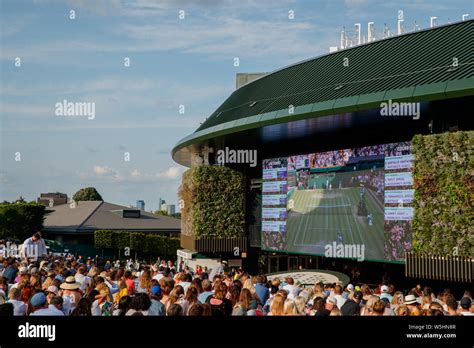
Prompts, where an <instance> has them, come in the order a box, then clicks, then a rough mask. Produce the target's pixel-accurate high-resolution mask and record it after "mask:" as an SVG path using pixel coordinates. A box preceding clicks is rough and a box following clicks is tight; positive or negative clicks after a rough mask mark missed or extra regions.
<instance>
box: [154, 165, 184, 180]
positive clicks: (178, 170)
mask: <svg viewBox="0 0 474 348" xmlns="http://www.w3.org/2000/svg"><path fill="white" fill-rule="evenodd" d="M182 173H183V167H178V166H173V167H169V168H168V169H166V170H165V171H163V172H160V173H158V174H156V177H158V178H164V179H177V178H179V177H180V176H181V174H182Z"/></svg>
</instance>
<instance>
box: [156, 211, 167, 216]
mask: <svg viewBox="0 0 474 348" xmlns="http://www.w3.org/2000/svg"><path fill="white" fill-rule="evenodd" d="M153 214H155V215H163V216H169V215H168V212H167V211H165V210H156V211H155V212H154V213H153Z"/></svg>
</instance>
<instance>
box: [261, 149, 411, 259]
mask: <svg viewBox="0 0 474 348" xmlns="http://www.w3.org/2000/svg"><path fill="white" fill-rule="evenodd" d="M412 163H413V157H412V155H411V143H410V142H401V143H392V144H383V145H373V146H366V147H360V148H350V149H341V150H335V151H326V152H318V153H309V154H303V155H296V156H290V157H280V158H271V159H265V160H263V184H262V249H264V250H268V251H281V252H290V253H302V254H310V255H322V256H329V257H348V258H357V259H360V261H362V260H374V261H375V260H376V261H392V262H403V261H404V253H405V251H408V250H410V248H411V231H410V227H411V220H412V217H413V206H412V200H413V192H414V191H413V179H412ZM351 248H352V249H351ZM357 248H358V249H357ZM351 250H352V251H353V252H355V250H358V251H359V252H363V255H359V254H357V255H356V254H354V255H351V254H350V252H351ZM331 253H332V254H331ZM348 253H349V254H348Z"/></svg>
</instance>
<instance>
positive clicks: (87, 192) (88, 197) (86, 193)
mask: <svg viewBox="0 0 474 348" xmlns="http://www.w3.org/2000/svg"><path fill="white" fill-rule="evenodd" d="M72 199H73V200H75V201H76V202H79V201H103V199H102V196H101V195H100V194H99V192H97V190H96V189H95V187H86V188H82V189H80V190H79V191H77V192H76V193H75V194H74V196H72Z"/></svg>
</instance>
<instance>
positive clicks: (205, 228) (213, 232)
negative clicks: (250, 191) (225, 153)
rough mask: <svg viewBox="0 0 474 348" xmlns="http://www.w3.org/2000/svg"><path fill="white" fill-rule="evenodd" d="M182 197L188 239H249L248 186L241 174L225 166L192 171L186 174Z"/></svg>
mask: <svg viewBox="0 0 474 348" xmlns="http://www.w3.org/2000/svg"><path fill="white" fill-rule="evenodd" d="M179 196H180V199H181V200H182V203H181V225H182V226H181V233H183V234H184V235H194V236H195V237H196V238H201V237H240V236H244V235H245V204H244V202H245V184H244V176H243V175H242V174H241V173H240V172H238V171H235V170H233V169H230V168H227V167H223V166H199V167H194V168H191V169H189V170H188V171H186V172H185V173H184V174H183V181H182V185H181V187H180V190H179Z"/></svg>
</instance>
